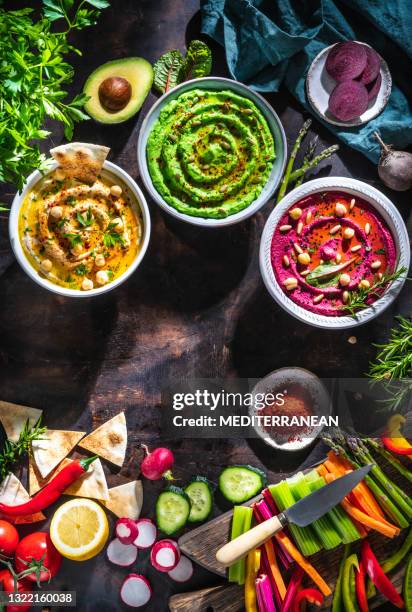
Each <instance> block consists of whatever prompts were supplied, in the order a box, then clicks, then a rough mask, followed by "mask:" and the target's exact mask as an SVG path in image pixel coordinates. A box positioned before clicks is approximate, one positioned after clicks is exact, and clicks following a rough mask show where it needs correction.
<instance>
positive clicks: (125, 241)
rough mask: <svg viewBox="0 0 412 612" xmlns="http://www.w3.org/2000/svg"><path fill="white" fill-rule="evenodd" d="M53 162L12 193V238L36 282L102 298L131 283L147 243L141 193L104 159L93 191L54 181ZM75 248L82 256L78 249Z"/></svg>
mask: <svg viewBox="0 0 412 612" xmlns="http://www.w3.org/2000/svg"><path fill="white" fill-rule="evenodd" d="M57 168H58V165H57V163H56V162H54V163H53V164H52V165H51V166H50V170H49V171H48V172H47V173H46V174H41V173H40V172H39V171H37V170H36V171H35V172H33V173H32V174H31V175H30V176H29V177H28V179H27V181H26V184H25V186H24V189H23V191H22V192H21V193H18V194H16V196H15V198H14V200H13V204H12V207H11V210H10V217H9V235H10V242H11V246H12V249H13V251H14V254H15V256H16V259H17V261H18V262H19V264H20V266H21V267H22V268H23V270H24V271H25V272H26V273H27V274H28V276H30V278H31V279H32V280H34V281H35V282H36V283H37V284H38V285H40V286H42V287H44V288H45V289H48V290H49V291H52V292H54V293H58V294H59V295H63V296H66V297H78V298H84V297H92V296H96V295H100V294H102V293H107V292H108V291H111V290H112V289H115V288H116V287H118V286H119V285H120V284H121V283H123V282H124V281H125V280H126V279H127V278H129V277H130V276H131V275H132V274H133V272H134V271H135V270H136V268H137V267H138V266H139V264H140V262H141V261H142V259H143V257H144V255H145V253H146V250H147V247H148V244H149V239H150V214H149V209H148V206H147V203H146V200H145V197H144V195H143V193H142V192H141V190H140V188H139V187H138V186H137V185H136V183H135V182H134V180H133V179H132V178H131V177H130V176H129V175H128V174H127V173H126V172H125V171H124V170H122V169H121V168H119V166H116V165H115V164H113V163H111V162H108V161H105V162H104V164H103V168H102V171H101V173H100V175H99V177H98V179H97V180H96V182H95V183H94V184H93V185H92V186H88V185H85V184H82V183H81V182H74V183H68V184H66V183H65V182H61V181H60V182H59V179H58V178H57V174H58V172H59V171H58V170H57V172H56V169H57ZM78 251H79V252H78Z"/></svg>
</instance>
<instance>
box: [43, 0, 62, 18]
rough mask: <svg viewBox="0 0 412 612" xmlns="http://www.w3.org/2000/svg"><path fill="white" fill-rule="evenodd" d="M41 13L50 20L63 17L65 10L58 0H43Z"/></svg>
mask: <svg viewBox="0 0 412 612" xmlns="http://www.w3.org/2000/svg"><path fill="white" fill-rule="evenodd" d="M43 5H44V9H43V14H44V16H45V17H46V18H47V19H49V20H50V21H56V20H57V19H62V18H64V17H65V14H66V13H65V11H64V9H63V8H62V6H61V4H60V2H59V1H58V0H43Z"/></svg>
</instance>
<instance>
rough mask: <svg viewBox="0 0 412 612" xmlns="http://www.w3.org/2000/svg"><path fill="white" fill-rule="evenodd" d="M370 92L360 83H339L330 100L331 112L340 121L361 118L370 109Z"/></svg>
mask: <svg viewBox="0 0 412 612" xmlns="http://www.w3.org/2000/svg"><path fill="white" fill-rule="evenodd" d="M368 103H369V99H368V90H367V89H366V87H365V85H362V83H359V82H358V81H345V82H344V83H338V84H337V85H336V87H335V89H334V90H333V91H332V93H331V95H330V98H329V111H330V113H332V115H334V117H336V118H337V119H339V120H340V121H351V120H352V119H356V118H357V117H360V115H362V113H364V112H365V111H366V109H367V108H368Z"/></svg>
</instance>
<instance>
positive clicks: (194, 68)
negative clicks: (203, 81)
mask: <svg viewBox="0 0 412 612" xmlns="http://www.w3.org/2000/svg"><path fill="white" fill-rule="evenodd" d="M211 71H212V52H211V50H210V49H209V47H208V46H207V44H206V43H204V42H203V41H201V40H192V41H191V43H190V45H189V47H188V49H187V53H186V57H185V61H184V66H183V72H184V75H185V77H184V78H185V79H186V80H188V79H198V78H201V77H205V76H208V75H209V74H210V73H211Z"/></svg>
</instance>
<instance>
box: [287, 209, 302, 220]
mask: <svg viewBox="0 0 412 612" xmlns="http://www.w3.org/2000/svg"><path fill="white" fill-rule="evenodd" d="M289 216H290V217H291V219H293V220H294V221H297V220H298V219H300V217H301V216H302V209H301V208H298V207H296V208H292V210H291V211H289Z"/></svg>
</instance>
